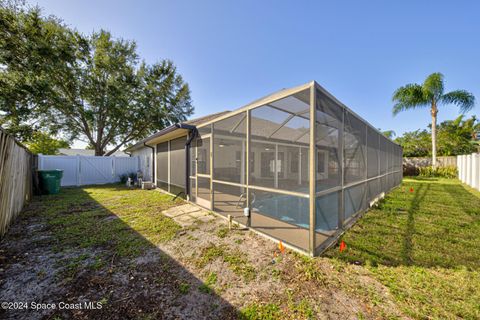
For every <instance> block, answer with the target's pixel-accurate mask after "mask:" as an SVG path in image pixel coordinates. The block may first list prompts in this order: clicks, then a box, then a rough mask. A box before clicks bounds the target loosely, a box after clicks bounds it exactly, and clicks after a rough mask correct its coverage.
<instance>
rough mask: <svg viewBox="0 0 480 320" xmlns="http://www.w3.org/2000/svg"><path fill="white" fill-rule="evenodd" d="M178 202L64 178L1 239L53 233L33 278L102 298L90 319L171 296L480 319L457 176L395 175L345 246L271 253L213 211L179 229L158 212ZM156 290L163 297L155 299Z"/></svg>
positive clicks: (244, 309) (470, 227)
mask: <svg viewBox="0 0 480 320" xmlns="http://www.w3.org/2000/svg"><path fill="white" fill-rule="evenodd" d="M410 190H412V191H410ZM181 203H183V202H182V200H176V201H173V199H172V197H171V196H169V195H165V194H162V193H160V192H156V191H145V190H138V189H127V188H125V187H124V186H120V185H107V186H92V187H88V186H87V187H84V188H63V189H62V191H61V193H60V194H58V195H52V196H42V197H35V199H34V201H33V202H32V203H31V204H30V206H29V207H28V208H27V209H26V210H25V212H24V214H23V216H22V217H23V221H24V222H23V223H24V224H25V226H26V227H20V228H17V231H16V232H15V231H14V232H12V234H11V239H10V241H12V243H16V242H17V241H18V240H19V239H22V237H24V236H25V235H24V232H23V231H24V230H30V231H31V232H30V233H31V235H29V237H33V239H52V240H49V241H50V242H47V243H44V244H42V242H41V241H40V242H39V243H37V242H38V241H36V240H35V241H33V242H32V243H33V244H34V245H38V246H42V245H43V246H44V247H43V249H42V250H37V251H36V252H40V253H41V255H42V256H43V255H45V253H46V255H47V256H48V257H50V258H49V259H50V260H44V261H43V260H40V261H43V262H42V263H43V264H42V266H41V270H43V269H45V270H49V267H48V266H49V265H53V266H55V270H56V271H50V273H52V272H56V273H55V274H53V275H48V274H47V275H46V274H45V272H43V271H42V272H39V274H38V277H40V278H39V279H43V277H45V276H50V278H49V279H54V280H51V281H55V283H60V285H61V288H63V289H62V290H67V291H68V292H69V295H70V296H71V297H79V296H87V297H89V299H90V300H92V301H95V299H97V300H99V299H106V300H108V303H107V304H106V307H105V308H104V309H102V310H100V311H99V312H103V313H100V315H99V318H102V317H104V318H110V317H111V316H112V315H115V316H118V317H122V316H124V313H125V312H127V313H128V314H129V315H130V316H131V317H133V318H141V316H140V315H141V314H142V313H143V312H145V313H146V314H148V315H149V316H150V317H151V318H155V317H157V316H158V317H161V315H162V312H164V311H166V312H170V311H171V310H175V308H176V307H175V306H178V305H182V306H185V307H186V306H189V307H188V308H190V311H192V310H199V309H201V310H204V311H205V310H207V311H205V312H208V313H211V312H212V310H217V318H219V319H227V318H228V319H230V318H235V317H239V318H241V319H315V318H355V317H357V318H359V319H364V318H366V319H396V318H404V317H405V316H406V317H411V318H415V319H458V318H464V319H480V193H479V192H477V191H474V190H472V189H471V188H468V187H466V186H464V185H462V184H461V183H460V182H459V181H457V180H445V179H420V178H416V179H404V182H403V184H402V185H401V186H400V187H398V188H396V189H395V190H393V191H392V193H390V194H389V195H387V197H386V198H385V199H384V200H382V201H381V202H380V203H379V205H378V207H377V208H373V209H371V210H369V211H368V212H367V213H366V214H365V215H364V216H363V217H362V218H361V219H360V220H359V221H358V222H357V223H356V224H355V225H354V226H353V227H352V228H351V229H349V230H348V231H346V233H345V234H344V235H343V237H342V239H343V240H344V241H345V242H346V244H347V249H346V251H344V252H342V253H340V252H339V250H338V245H337V246H335V247H333V248H331V249H330V250H329V251H327V252H326V253H325V255H324V256H322V257H317V258H310V257H307V256H304V255H301V254H297V253H294V252H292V251H289V250H287V252H286V253H285V254H284V255H282V254H279V252H278V250H277V249H276V245H274V244H272V243H271V242H269V241H267V240H264V239H263V238H260V237H258V236H256V235H255V234H254V233H251V232H245V231H243V230H228V228H226V224H225V222H224V221H223V220H222V219H214V220H213V221H210V222H202V221H200V220H199V221H198V222H197V223H195V224H194V225H192V226H189V227H185V228H182V227H181V226H180V225H178V224H177V223H176V222H175V221H174V220H172V219H170V218H167V217H165V216H164V215H162V213H161V212H162V211H163V210H165V209H167V208H169V207H172V206H176V205H178V204H181ZM32 221H33V222H32ZM32 223H33V225H34V226H35V225H38V224H39V223H40V224H45V225H46V226H47V228H46V229H45V230H44V231H38V232H43V233H42V234H40V235H43V236H48V237H46V238H45V237H44V238H42V237H40V238H38V234H35V232H37V231H35V230H36V229H35V228H33V229H32V228H30V229H28V228H27V227H28V226H29V225H31V224H32ZM25 228H27V229H25ZM14 229H15V228H14ZM32 230H33V231H32ZM32 232H33V234H32ZM50 234H51V235H52V236H53V237H50ZM21 243H25V245H26V246H27V248H28V250H30V249H31V247H30V245H28V242H24V241H23V242H21ZM9 247H14V246H13V245H6V246H5V248H9ZM252 248H253V249H252ZM18 250H19V252H23V251H24V250H26V249H18ZM165 250H167V252H169V253H168V254H167V253H165V252H166V251H165ZM49 251H52V252H55V254H51V253H49ZM274 252H276V254H274ZM57 254H58V256H57ZM277 254H278V255H277ZM149 255H154V256H159V257H160V258H159V260H152V261H151V262H148V261H150V260H148V259H149V258H148V257H150V256H149ZM11 256H14V257H15V256H19V255H18V253H16V252H12V253H11ZM25 257H28V259H33V260H32V261H37V260H35V259H37V258H35V257H34V256H33V254H29V255H28V256H25ZM138 259H140V260H138ZM142 259H143V260H142ZM144 259H147V260H145V261H147V264H142V263H139V262H136V261H144ZM25 263H26V264H28V265H31V264H32V263H33V262H29V261H27V262H25ZM0 267H1V265H0ZM5 269H6V268H5ZM186 270H189V271H188V272H191V273H188V272H187V271H186ZM7 271H8V270H7ZM122 279H123V280H122ZM125 279H131V281H125ZM132 279H133V280H132ZM152 279H154V280H152ZM10 280H11V281H10V283H11V285H15V283H17V282H16V281H15V278H14V277H11V278H10ZM42 281H43V280H42ZM130 283H131V284H135V285H136V286H132V285H130ZM17 285H18V286H22V284H21V283H20V282H18V283H17ZM51 287H52V288H54V287H55V286H51ZM89 288H94V290H93V289H92V290H90V291H88V290H89ZM139 288H140V289H139ZM242 288H243V289H242ZM52 290H53V289H52ZM86 290H87V291H88V292H87V291H86ZM142 290H146V291H142ZM242 290H243V291H242ZM86 292H87V293H86ZM239 292H240V293H239ZM242 292H243V293H242ZM167 293H168V296H169V297H170V298H168V299H167V301H168V303H169V304H168V305H164V306H161V305H159V304H158V301H160V300H161V298H162V297H164V296H165V294H167ZM58 294H59V295H60V294H61V295H62V296H63V295H64V291H59V293H58ZM239 294H241V299H239V298H238V297H239ZM125 296H129V297H131V298H132V299H131V300H128V303H129V305H128V306H126V307H125V306H124V304H125V303H126V302H127V300H124V298H125ZM205 296H206V297H207V298H205ZM202 297H203V298H202ZM159 299H160V300H159ZM202 299H207V300H202ZM206 301H208V302H206ZM140 305H141V306H142V307H141V308H140V307H139V306H140ZM192 305H195V307H192ZM218 306H223V307H222V308H219V307H218ZM121 308H124V309H121ZM169 308H170V309H169ZM139 309H142V310H143V311H141V312H140V311H138V310H139ZM169 310H170V311H169ZM238 311H240V313H238ZM57 315H59V316H60V315H61V316H62V317H63V314H62V313H58V314H57ZM85 315H90V316H91V315H92V314H90V313H85ZM52 316H53V314H52ZM71 316H72V315H71V314H68V313H66V314H65V317H67V318H68V317H71ZM192 317H194V316H192Z"/></svg>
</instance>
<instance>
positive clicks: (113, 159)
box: [112, 156, 116, 182]
mask: <svg viewBox="0 0 480 320" xmlns="http://www.w3.org/2000/svg"><path fill="white" fill-rule="evenodd" d="M115 162H116V158H115V156H113V157H112V182H114V181H115V173H116V172H115V170H116V168H115V167H116V166H115Z"/></svg>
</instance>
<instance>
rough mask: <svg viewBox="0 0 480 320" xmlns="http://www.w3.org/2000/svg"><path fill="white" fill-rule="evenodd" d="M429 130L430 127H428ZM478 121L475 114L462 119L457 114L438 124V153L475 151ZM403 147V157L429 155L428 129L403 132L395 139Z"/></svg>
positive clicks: (479, 129)
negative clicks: (451, 118)
mask: <svg viewBox="0 0 480 320" xmlns="http://www.w3.org/2000/svg"><path fill="white" fill-rule="evenodd" d="M429 129H430V130H431V127H430V128H429ZM479 133H480V122H479V121H478V120H477V119H476V117H475V116H472V117H471V118H469V119H466V120H464V116H459V117H458V118H457V119H455V120H447V121H444V122H442V123H440V124H439V125H438V137H437V138H438V141H437V143H438V155H440V156H455V155H459V154H467V153H472V152H475V151H477V149H478V147H479V144H478V137H479ZM395 141H396V142H397V143H398V144H400V145H401V146H402V148H403V154H404V156H405V157H426V156H431V150H432V149H431V147H432V141H431V139H430V132H429V130H416V131H412V132H405V133H404V134H403V135H402V136H401V137H398V138H396V139H395Z"/></svg>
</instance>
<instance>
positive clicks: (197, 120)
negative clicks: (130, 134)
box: [124, 110, 230, 152]
mask: <svg viewBox="0 0 480 320" xmlns="http://www.w3.org/2000/svg"><path fill="white" fill-rule="evenodd" d="M229 112H230V111H229V110H226V111H221V112H216V113H212V114H208V115H206V116H203V117H198V118H194V119H191V120H187V121H184V122H182V123H184V124H189V125H192V126H198V125H201V124H202V123H205V122H208V121H211V120H213V119H215V118H218V117H221V116H223V115H224V114H227V113H229ZM175 129H176V126H175V125H171V126H169V127H167V128H165V129H162V130H160V131H158V132H155V133H154V134H152V135H150V136H148V137H146V138H145V139H142V140H140V141H139V142H137V143H136V144H134V145H133V146H131V147H128V148H126V149H125V150H124V151H127V152H130V151H133V150H136V149H139V148H140V147H143V146H144V143H145V142H147V141H148V140H151V139H153V138H156V137H159V136H161V135H163V134H165V133H167V132H170V131H172V130H175Z"/></svg>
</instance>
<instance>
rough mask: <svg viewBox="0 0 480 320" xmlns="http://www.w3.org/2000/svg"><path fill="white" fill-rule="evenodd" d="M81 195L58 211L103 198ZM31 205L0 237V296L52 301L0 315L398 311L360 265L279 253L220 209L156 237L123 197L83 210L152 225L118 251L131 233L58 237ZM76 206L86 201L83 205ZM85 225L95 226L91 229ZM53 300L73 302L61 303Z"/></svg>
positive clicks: (297, 315)
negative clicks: (117, 206)
mask: <svg viewBox="0 0 480 320" xmlns="http://www.w3.org/2000/svg"><path fill="white" fill-rule="evenodd" d="M146 192H148V191H146ZM115 196H116V194H115ZM112 198H113V197H111V198H110V200H111V199H112ZM115 199H116V200H115V201H119V200H125V199H124V198H115ZM144 202H145V204H144V205H145V206H149V202H148V201H144ZM78 203H80V204H83V205H68V210H62V209H63V208H59V211H58V214H60V215H61V218H62V219H67V221H69V220H68V219H69V218H68V217H70V216H73V215H72V212H74V213H75V214H82V212H85V211H87V212H89V211H92V210H93V211H96V210H99V209H100V208H103V207H102V206H100V205H98V204H95V203H92V202H87V201H79V202H78ZM35 205H36V204H35V203H33V204H32V207H30V209H29V210H27V211H26V213H25V214H24V215H22V216H21V218H20V219H19V220H18V221H17V222H16V223H15V224H14V225H13V226H12V228H11V229H10V230H9V232H8V234H7V236H6V237H5V238H4V239H3V240H2V242H1V243H0V277H1V279H2V280H1V281H0V301H11V302H13V301H17V302H18V301H26V302H37V303H54V304H56V305H57V309H53V310H40V311H34V310H17V311H15V310H2V311H0V317H2V318H6V319H54V318H55V317H58V318H77V319H91V318H95V319H138V318H141V319H142V318H144V319H153V318H155V319H156V318H159V319H235V318H239V317H245V318H251V317H250V316H249V314H250V315H251V314H256V315H259V314H269V315H272V317H271V318H272V319H276V318H283V319H308V318H310V319H356V318H370V319H374V318H388V317H402V314H401V313H400V312H398V310H397V309H396V307H395V304H394V303H392V302H391V301H390V299H389V296H388V290H386V289H385V288H384V287H383V286H382V285H381V284H379V283H378V282H376V281H373V280H372V279H371V278H370V277H369V275H368V273H365V271H362V270H364V269H358V270H356V269H355V268H354V267H355V266H349V265H346V264H340V265H339V263H340V262H335V261H334V260H331V259H326V258H317V259H310V258H306V257H303V256H301V255H299V254H296V253H294V252H291V251H289V250H287V251H286V252H285V253H283V254H282V253H280V252H279V250H278V248H277V245H276V244H274V243H273V242H271V241H270V240H267V239H265V238H263V237H260V236H258V235H257V234H255V233H253V232H250V231H248V230H240V229H238V230H237V229H234V230H229V229H228V227H227V223H226V221H225V220H224V219H222V218H219V217H217V216H214V215H211V214H208V217H209V218H208V219H195V221H194V222H193V223H188V224H186V225H185V226H184V227H183V228H182V229H179V230H178V231H177V232H176V233H175V234H176V235H174V236H173V239H170V240H168V241H161V242H158V243H155V244H154V243H152V242H151V241H147V240H146V238H144V237H146V236H145V234H155V233H154V232H153V231H154V230H156V229H154V228H159V226H158V225H157V223H156V222H155V221H156V220H152V221H153V222H149V223H148V224H145V225H144V224H142V223H140V222H139V221H138V219H140V218H141V217H142V215H141V214H140V213H138V214H137V213H136V211H132V212H130V211H131V210H132V209H131V207H130V206H127V208H128V210H130V211H129V214H131V215H129V216H121V215H118V216H117V215H114V214H105V213H104V214H102V215H99V216H98V218H97V217H96V215H95V214H93V215H89V217H93V219H97V220H93V221H95V222H96V223H92V224H91V226H90V224H88V227H91V228H97V227H99V226H100V227H102V228H103V227H104V224H109V223H111V224H115V226H117V227H118V230H124V229H126V228H127V229H128V228H130V226H129V224H128V221H132V223H137V225H138V226H140V227H141V228H151V229H139V228H140V227H139V228H137V229H135V230H131V232H132V233H133V234H134V236H135V237H137V238H138V239H140V240H141V241H142V244H143V246H141V248H143V249H142V250H130V251H126V252H127V253H128V254H124V255H122V254H120V253H121V251H119V250H118V248H119V245H120V247H121V248H123V247H124V246H126V245H128V244H130V243H131V242H132V241H133V242H135V243H136V242H138V241H140V240H138V239H137V238H135V237H133V236H132V237H129V238H127V239H126V240H125V241H126V243H120V244H118V243H117V244H116V245H117V246H114V245H113V244H112V243H113V242H112V241H108V239H106V240H107V241H103V239H102V241H96V242H92V244H91V245H89V243H90V242H89V241H85V240H84V241H82V242H81V243H82V247H80V246H72V245H64V244H63V243H61V242H60V243H59V240H58V239H59V238H58V236H56V235H58V231H59V230H58V229H55V230H53V228H59V226H57V225H56V226H51V225H50V224H49V220H48V215H45V214H43V212H42V210H43V209H42V208H44V207H36V206H35ZM82 207H83V208H84V209H85V211H81V210H80V208H82ZM72 209H73V210H72ZM77 210H80V211H77ZM141 210H144V208H141V207H140V208H138V212H143V211H141ZM63 211H68V213H67V212H65V213H62V212H63ZM94 213H95V212H94ZM75 214H74V215H75ZM158 214H159V213H158ZM159 215H160V214H159ZM65 217H67V218H65ZM56 218H57V219H58V217H57V216H56ZM72 219H73V218H72ZM161 219H165V218H163V217H162V218H161ZM62 221H63V220H62ZM161 221H163V220H160V222H161ZM160 222H159V223H160ZM120 223H122V224H124V225H118V224H120ZM169 223H171V222H169ZM60 227H61V226H60ZM82 227H83V228H85V227H86V226H82ZM93 230H95V229H93ZM100 230H105V229H100ZM142 230H145V232H144V231H142ZM159 230H163V229H159ZM159 232H160V231H159ZM87 234H89V235H90V234H92V235H94V234H95V232H92V230H88V233H87ZM129 234H130V233H129ZM75 235H76V233H75ZM154 239H156V238H154ZM160 239H161V238H160ZM86 240H88V239H86ZM145 243H146V246H145ZM365 292H367V294H365ZM60 302H63V303H64V305H66V306H72V308H69V309H65V308H64V309H61V310H59V309H58V305H59V303H60ZM76 305H81V306H82V308H75V306H76ZM85 306H88V308H87V307H85ZM240 311H241V312H242V314H243V316H242V314H241V313H239V312H240Z"/></svg>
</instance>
